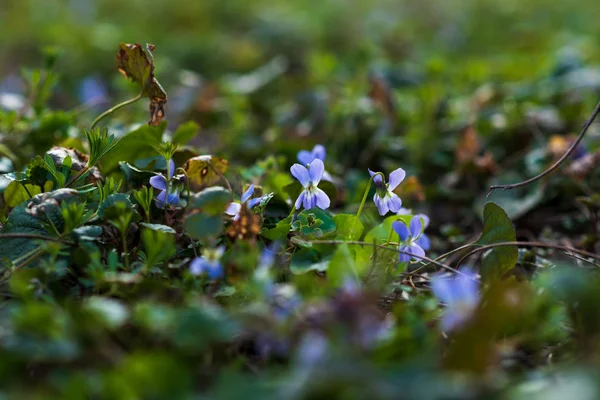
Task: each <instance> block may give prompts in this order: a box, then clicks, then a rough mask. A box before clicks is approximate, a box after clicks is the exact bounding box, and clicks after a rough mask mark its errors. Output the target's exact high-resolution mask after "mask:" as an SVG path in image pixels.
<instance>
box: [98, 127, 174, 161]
mask: <svg viewBox="0 0 600 400" xmlns="http://www.w3.org/2000/svg"><path fill="white" fill-rule="evenodd" d="M166 127H167V123H166V122H164V123H161V124H160V125H158V126H149V125H142V126H140V127H139V128H137V129H135V130H133V131H131V132H129V133H127V134H126V135H125V136H123V137H122V138H121V139H120V140H119V145H118V146H117V147H115V148H114V149H113V150H112V151H111V152H110V153H108V154H107V155H106V156H104V158H103V159H102V163H101V165H102V170H103V171H104V172H105V173H108V172H112V171H113V170H114V169H116V168H118V166H119V162H121V161H125V162H128V163H130V164H133V163H135V161H136V160H139V159H143V158H147V157H151V156H154V155H156V150H155V149H154V147H155V146H158V145H160V143H161V139H162V134H163V132H164V131H165V128H166Z"/></svg>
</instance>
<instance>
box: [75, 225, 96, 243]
mask: <svg viewBox="0 0 600 400" xmlns="http://www.w3.org/2000/svg"><path fill="white" fill-rule="evenodd" d="M101 235H102V227H100V226H96V225H87V226H80V227H79V228H76V229H74V230H73V236H74V237H76V238H77V239H78V240H85V241H94V240H97V239H98V238H99V237H100V236H101Z"/></svg>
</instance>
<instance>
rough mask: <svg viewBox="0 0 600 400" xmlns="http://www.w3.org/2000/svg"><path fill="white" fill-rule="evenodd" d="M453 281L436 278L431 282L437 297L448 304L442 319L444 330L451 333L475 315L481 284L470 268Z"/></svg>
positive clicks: (464, 269)
mask: <svg viewBox="0 0 600 400" xmlns="http://www.w3.org/2000/svg"><path fill="white" fill-rule="evenodd" d="M461 272H462V274H459V275H456V276H455V277H454V278H452V279H446V278H443V277H441V276H436V277H434V278H433V279H432V280H431V290H432V291H433V294H434V295H435V297H437V298H438V299H439V300H440V301H441V302H443V303H445V304H446V312H445V313H444V316H443V317H442V322H441V324H442V330H443V331H446V332H447V331H451V330H453V329H456V328H458V327H460V326H461V325H463V324H464V323H465V322H466V321H468V319H469V318H471V316H472V315H473V312H474V311H475V309H476V308H477V305H478V304H479V299H480V294H479V282H478V281H477V280H476V277H477V274H475V272H473V271H472V270H470V269H468V268H463V269H462V270H461Z"/></svg>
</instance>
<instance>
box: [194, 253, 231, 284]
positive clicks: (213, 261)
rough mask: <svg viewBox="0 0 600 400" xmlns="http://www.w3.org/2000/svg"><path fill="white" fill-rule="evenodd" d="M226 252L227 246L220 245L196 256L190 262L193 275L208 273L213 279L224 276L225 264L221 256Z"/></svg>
mask: <svg viewBox="0 0 600 400" xmlns="http://www.w3.org/2000/svg"><path fill="white" fill-rule="evenodd" d="M223 253H225V247H223V246H219V247H217V248H216V249H206V250H204V251H203V252H202V255H201V256H200V257H196V258H194V259H193V260H192V262H191V263H190V272H191V273H192V274H193V275H202V274H206V275H208V277H209V278H210V279H212V280H216V279H219V278H222V277H223V265H222V264H221V257H223Z"/></svg>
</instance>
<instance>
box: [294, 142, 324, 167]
mask: <svg viewBox="0 0 600 400" xmlns="http://www.w3.org/2000/svg"><path fill="white" fill-rule="evenodd" d="M326 156H327V152H326V151H325V147H324V146H323V145H320V144H318V145H316V146H315V147H313V149H312V151H307V150H302V151H299V152H298V156H297V157H298V161H299V162H300V164H302V165H308V164H310V163H311V162H313V161H314V160H321V161H323V162H325V157H326Z"/></svg>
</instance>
